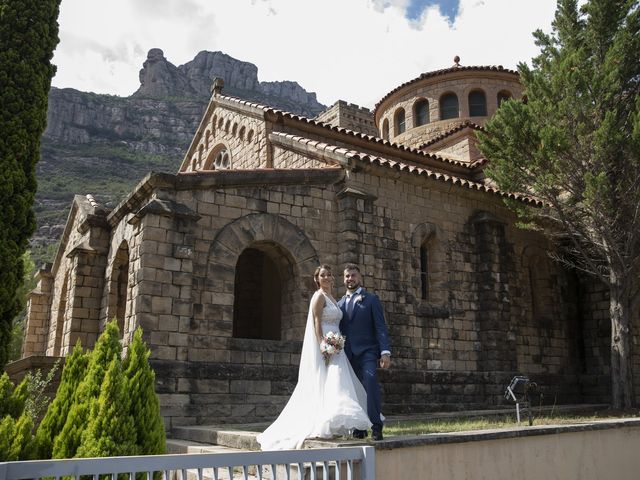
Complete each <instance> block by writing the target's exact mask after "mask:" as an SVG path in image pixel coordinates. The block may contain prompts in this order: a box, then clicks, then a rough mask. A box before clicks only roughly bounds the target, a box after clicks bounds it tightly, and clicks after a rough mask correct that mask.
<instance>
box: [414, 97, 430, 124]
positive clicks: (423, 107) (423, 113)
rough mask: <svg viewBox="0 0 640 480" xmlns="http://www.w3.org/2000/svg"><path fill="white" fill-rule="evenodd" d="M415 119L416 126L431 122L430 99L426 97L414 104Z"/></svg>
mask: <svg viewBox="0 0 640 480" xmlns="http://www.w3.org/2000/svg"><path fill="white" fill-rule="evenodd" d="M413 121H414V126H415V127H419V126H420V125H426V124H427V123H429V101H428V100H426V99H424V98H423V99H421V100H418V101H417V102H416V103H415V104H414V105H413Z"/></svg>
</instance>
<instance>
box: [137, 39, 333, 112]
mask: <svg viewBox="0 0 640 480" xmlns="http://www.w3.org/2000/svg"><path fill="white" fill-rule="evenodd" d="M214 77H220V78H222V79H223V80H224V85H225V91H227V92H228V93H230V94H231V95H238V96H241V97H242V98H246V99H251V100H256V101H258V102H260V103H263V104H266V105H270V106H273V107H278V108H281V109H283V110H287V111H291V112H293V113H298V114H300V115H305V116H307V117H314V116H315V115H317V114H318V113H320V112H321V111H322V110H323V109H324V108H325V107H324V105H322V104H320V103H318V101H317V99H316V94H315V93H309V92H307V91H306V90H305V89H303V88H302V87H301V86H300V85H298V83H297V82H290V81H284V82H260V81H258V67H256V66H255V65H253V64H252V63H248V62H242V61H239V60H236V59H235V58H232V57H230V56H229V55H227V54H225V53H222V52H204V51H203V52H200V53H198V54H197V55H196V57H195V58H194V59H193V60H191V61H190V62H187V63H185V64H184V65H180V66H179V67H175V66H174V65H172V64H171V63H169V62H168V61H167V59H166V58H164V53H163V52H162V50H160V49H159V48H153V49H151V50H149V53H148V54H147V60H146V61H145V62H144V64H143V66H142V70H140V88H139V89H138V90H137V91H136V92H135V93H134V94H133V97H134V98H166V97H194V98H200V97H201V98H209V96H210V95H211V83H212V80H213V78H214Z"/></svg>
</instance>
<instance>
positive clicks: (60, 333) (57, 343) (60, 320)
mask: <svg viewBox="0 0 640 480" xmlns="http://www.w3.org/2000/svg"><path fill="white" fill-rule="evenodd" d="M68 287H69V272H67V273H66V274H65V276H64V282H63V283H62V289H61V290H60V297H59V298H58V309H57V310H58V311H57V312H56V313H57V315H56V329H55V334H54V335H55V337H54V338H53V356H54V357H57V356H60V355H62V338H63V337H64V320H65V318H67V298H68V296H69V288H68Z"/></svg>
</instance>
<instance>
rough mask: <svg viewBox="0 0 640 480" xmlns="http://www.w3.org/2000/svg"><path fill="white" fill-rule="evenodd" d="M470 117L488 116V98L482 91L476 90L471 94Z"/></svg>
mask: <svg viewBox="0 0 640 480" xmlns="http://www.w3.org/2000/svg"><path fill="white" fill-rule="evenodd" d="M469 116H471V117H486V116H487V98H486V97H485V95H484V92H483V91H482V90H474V91H473V92H470V93H469Z"/></svg>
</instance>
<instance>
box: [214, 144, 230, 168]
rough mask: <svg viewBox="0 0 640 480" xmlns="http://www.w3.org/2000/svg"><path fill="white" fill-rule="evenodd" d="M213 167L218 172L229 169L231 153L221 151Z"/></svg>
mask: <svg viewBox="0 0 640 480" xmlns="http://www.w3.org/2000/svg"><path fill="white" fill-rule="evenodd" d="M213 165H214V167H215V168H216V170H220V169H226V168H229V166H230V165H231V159H230V157H229V151H228V150H227V149H226V148H223V149H221V150H220V151H219V152H218V153H217V154H216V156H215V158H214V159H213Z"/></svg>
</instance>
